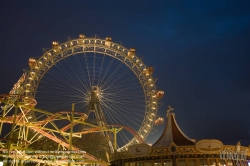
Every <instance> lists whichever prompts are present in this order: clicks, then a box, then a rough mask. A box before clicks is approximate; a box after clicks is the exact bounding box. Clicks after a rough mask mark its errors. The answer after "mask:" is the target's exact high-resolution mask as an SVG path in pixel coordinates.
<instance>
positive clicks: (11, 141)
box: [0, 34, 164, 165]
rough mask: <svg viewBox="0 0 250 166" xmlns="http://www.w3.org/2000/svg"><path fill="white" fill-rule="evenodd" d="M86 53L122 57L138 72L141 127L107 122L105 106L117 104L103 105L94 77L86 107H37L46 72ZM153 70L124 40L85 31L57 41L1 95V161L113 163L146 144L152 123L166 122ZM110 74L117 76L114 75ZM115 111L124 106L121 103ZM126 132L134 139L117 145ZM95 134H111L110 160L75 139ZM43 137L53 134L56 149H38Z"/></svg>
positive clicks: (131, 68)
mask: <svg viewBox="0 0 250 166" xmlns="http://www.w3.org/2000/svg"><path fill="white" fill-rule="evenodd" d="M86 53H93V54H97V53H98V54H102V55H104V56H103V57H105V56H108V57H111V58H113V59H115V60H118V61H119V62H121V63H122V64H123V65H125V66H126V67H127V68H129V70H130V71H132V72H133V74H134V75H135V77H136V78H137V81H138V80H139V84H140V88H141V89H142V91H143V94H144V96H143V100H144V104H145V105H144V106H143V108H144V110H143V112H144V113H143V114H142V115H140V116H141V117H143V119H141V121H140V127H139V129H138V130H135V129H132V127H131V126H127V125H126V124H122V123H121V122H122V121H121V122H119V123H120V124H114V123H112V122H111V121H109V120H107V118H110V117H109V115H107V114H106V112H105V109H104V108H110V109H112V108H114V107H104V106H105V95H102V90H103V88H102V87H101V86H100V85H99V84H95V83H92V82H91V81H90V82H91V83H90V84H89V85H88V87H87V88H86V89H87V91H88V92H86V93H85V94H87V95H85V98H86V99H85V105H86V108H85V110H84V111H83V110H82V111H81V112H80V111H76V110H75V108H76V107H75V104H74V101H72V108H71V110H67V111H59V112H58V111H57V112H52V111H48V110H47V111H45V110H44V109H39V108H36V107H35V106H36V105H38V104H39V100H38V99H37V98H36V93H37V92H38V89H39V83H40V82H41V81H42V79H43V77H44V75H46V73H48V72H49V70H50V69H51V68H52V67H53V66H56V64H57V63H59V61H61V60H64V59H67V58H68V57H70V56H75V55H78V54H84V55H85V54H86ZM102 67H103V66H101V67H100V68H102ZM93 70H95V69H93ZM153 71H154V68H153V67H151V66H148V67H147V66H146V65H145V64H144V63H143V62H142V60H141V59H140V58H139V57H138V56H137V55H136V54H135V49H134V48H131V49H126V48H125V47H123V46H122V45H121V44H117V43H114V42H113V41H112V40H111V38H110V37H107V38H106V39H100V38H98V37H96V36H95V37H92V38H87V37H85V35H83V34H80V35H79V38H77V39H69V40H68V41H67V42H65V43H61V44H59V43H58V42H52V48H51V49H49V50H45V51H44V54H43V55H42V56H41V57H40V58H30V59H29V68H28V69H26V70H25V71H24V74H23V75H22V76H21V78H20V79H19V80H18V82H17V83H16V84H15V85H14V87H13V89H12V90H11V91H10V93H9V94H3V95H0V103H1V110H0V132H1V133H0V135H1V136H0V161H1V160H3V161H5V162H3V163H4V164H5V165H29V164H31V163H32V164H33V165H86V164H89V165H92V164H93V165H109V161H110V160H112V154H113V153H116V152H117V151H124V150H126V149H127V147H128V146H130V145H133V144H138V143H144V141H146V137H147V136H148V134H149V133H150V130H151V129H153V126H154V125H159V124H162V123H163V121H164V119H163V118H160V117H159V116H157V109H158V101H159V99H160V98H162V97H163V95H164V92H163V91H159V90H157V89H156V86H155V81H156V80H155V79H154V78H153V77H152V74H153ZM103 73H104V72H103ZM107 73H108V72H106V73H105V75H106V74H107ZM87 77H89V78H90V77H92V76H90V75H88V76H87ZM93 77H96V76H93ZM99 77H100V76H99ZM107 77H108V78H109V77H113V76H112V74H110V76H107ZM121 77H122V75H121ZM125 79H126V78H125ZM71 81H72V82H73V80H71ZM107 84H110V83H107ZM83 86H85V84H84V85H83ZM103 91H104V90H103ZM124 94H126V93H125V92H124ZM121 95H122V94H121ZM115 98H116V97H114V99H115ZM131 101H132V100H131ZM54 103H55V104H56V102H54ZM130 103H131V104H132V102H130V101H127V103H126V104H127V105H128V108H131V107H129V105H130ZM116 109H119V108H117V107H116ZM120 109H122V107H120ZM63 110H65V109H63ZM90 116H92V117H94V120H95V122H94V123H93V122H91V120H90V119H89V118H90ZM124 118H126V116H124ZM125 120H126V119H125ZM60 122H63V123H60ZM62 124H63V125H62ZM79 126H80V127H79ZM79 128H80V130H79ZM6 129H8V130H10V131H8V133H7V134H6V133H4V132H6ZM123 130H126V131H128V132H130V133H131V134H132V135H133V137H131V138H132V139H130V140H129V141H128V142H126V143H125V144H124V145H123V146H120V147H119V148H118V145H117V135H119V133H120V132H121V131H123ZM90 133H99V134H100V135H102V136H105V137H107V138H108V140H109V141H108V142H109V146H110V148H111V151H112V154H111V155H110V157H109V156H108V157H107V160H106V161H104V160H103V159H100V158H98V157H95V156H93V155H92V154H90V153H88V151H85V150H84V149H81V148H79V147H78V145H77V144H74V143H73V139H74V138H82V137H83V136H84V135H86V134H90ZM42 138H48V139H49V140H50V141H53V142H54V143H56V145H57V147H53V148H50V149H47V150H46V149H45V150H44V149H36V148H34V146H32V145H34V144H35V142H37V141H39V140H40V139H42ZM39 150H40V151H39ZM55 152H57V153H55ZM73 152H74V153H73ZM75 152H77V154H76V153H75ZM60 153H65V154H66V153H67V155H68V156H67V157H66V158H65V157H64V158H63V157H61V158H58V157H56V156H58V155H59V154H60ZM41 156H43V158H42V157H41Z"/></svg>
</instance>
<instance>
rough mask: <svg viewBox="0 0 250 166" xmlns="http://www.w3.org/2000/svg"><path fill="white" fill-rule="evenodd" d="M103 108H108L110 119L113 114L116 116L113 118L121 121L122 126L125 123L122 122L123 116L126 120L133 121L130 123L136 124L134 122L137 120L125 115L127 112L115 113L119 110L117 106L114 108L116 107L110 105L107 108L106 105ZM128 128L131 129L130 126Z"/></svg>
mask: <svg viewBox="0 0 250 166" xmlns="http://www.w3.org/2000/svg"><path fill="white" fill-rule="evenodd" d="M105 106H106V107H107V108H109V109H108V111H107V112H109V111H110V112H112V114H110V115H111V117H112V115H113V114H114V115H116V116H115V117H116V118H118V119H119V120H120V121H123V123H122V124H126V122H125V121H124V120H123V118H124V116H125V117H127V118H128V119H134V120H131V121H132V123H134V124H136V123H135V122H136V121H137V120H138V119H136V118H133V116H131V115H130V116H129V115H128V113H127V111H117V110H119V109H120V107H119V106H116V105H110V106H108V105H107V104H105ZM120 110H121V109H120ZM117 112H118V113H119V114H118V113H117ZM122 117H123V118H122ZM136 125H138V124H136ZM130 127H131V126H130Z"/></svg>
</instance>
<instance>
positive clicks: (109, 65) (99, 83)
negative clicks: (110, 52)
mask: <svg viewBox="0 0 250 166" xmlns="http://www.w3.org/2000/svg"><path fill="white" fill-rule="evenodd" d="M113 61H114V59H112V60H111V61H110V62H109V64H108V68H107V70H106V71H105V73H104V74H103V76H102V78H101V80H100V82H98V83H97V85H98V86H101V84H102V82H103V80H104V79H105V77H106V75H107V73H108V71H109V69H110V67H111V65H112V63H113Z"/></svg>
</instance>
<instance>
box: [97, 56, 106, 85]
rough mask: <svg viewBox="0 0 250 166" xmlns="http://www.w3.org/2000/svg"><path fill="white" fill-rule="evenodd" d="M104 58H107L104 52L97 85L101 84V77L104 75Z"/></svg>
mask: <svg viewBox="0 0 250 166" xmlns="http://www.w3.org/2000/svg"><path fill="white" fill-rule="evenodd" d="M104 59H105V54H103V58H102V64H101V67H100V73H99V76H98V80H97V86H99V81H100V77H101V75H102V68H103V64H104Z"/></svg>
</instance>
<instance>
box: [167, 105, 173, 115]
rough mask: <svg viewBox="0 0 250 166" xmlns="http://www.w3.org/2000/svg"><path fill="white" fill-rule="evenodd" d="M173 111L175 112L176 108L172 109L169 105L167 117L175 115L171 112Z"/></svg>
mask: <svg viewBox="0 0 250 166" xmlns="http://www.w3.org/2000/svg"><path fill="white" fill-rule="evenodd" d="M173 110H174V108H172V107H171V106H170V105H169V106H168V109H167V116H168V115H171V114H173V113H171V112H170V111H173Z"/></svg>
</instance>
